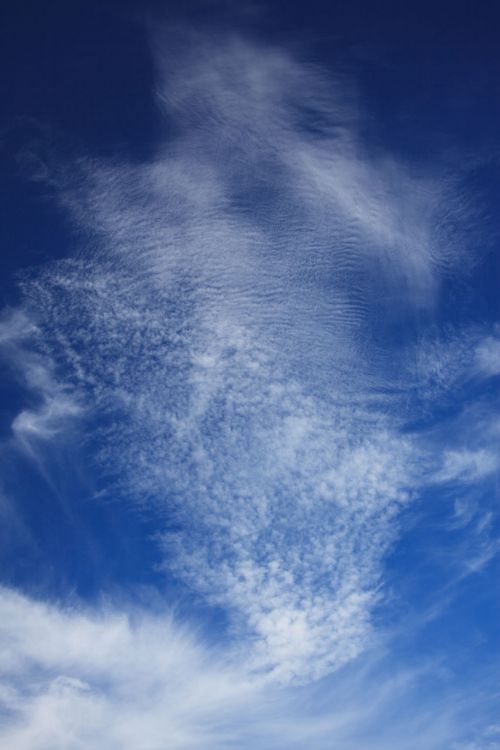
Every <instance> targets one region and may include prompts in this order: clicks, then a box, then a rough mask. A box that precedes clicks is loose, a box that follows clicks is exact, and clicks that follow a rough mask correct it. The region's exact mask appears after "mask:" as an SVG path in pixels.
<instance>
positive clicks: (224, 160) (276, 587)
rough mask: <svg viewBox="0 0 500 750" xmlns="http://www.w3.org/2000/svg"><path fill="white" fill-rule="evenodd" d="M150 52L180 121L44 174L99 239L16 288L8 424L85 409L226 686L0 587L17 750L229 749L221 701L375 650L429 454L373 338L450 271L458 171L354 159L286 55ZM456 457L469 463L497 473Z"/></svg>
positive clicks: (450, 457)
mask: <svg viewBox="0 0 500 750" xmlns="http://www.w3.org/2000/svg"><path fill="white" fill-rule="evenodd" d="M157 46H158V52H157V61H158V66H159V70H160V85H159V92H158V93H159V98H160V101H161V102H162V103H163V105H164V107H165V111H166V112H165V113H166V116H168V118H170V120H171V122H172V123H173V126H174V130H175V131H176V133H177V135H176V136H175V137H173V138H172V139H171V140H170V141H168V142H167V143H165V144H164V145H163V146H162V147H160V148H159V149H158V152H157V154H156V156H155V158H154V159H152V160H151V161H150V162H149V163H145V164H139V165H137V164H117V163H99V162H97V163H96V162H88V161H81V162H80V163H79V164H78V165H77V167H76V168H75V167H74V166H72V167H71V170H62V171H61V173H60V174H59V175H58V176H57V182H58V188H59V195H60V197H61V200H62V202H63V203H64V205H65V206H66V207H67V209H68V211H69V212H70V214H71V216H72V217H73V220H74V221H77V222H78V223H79V225H80V227H81V228H82V229H83V230H84V231H85V233H86V234H87V236H89V237H90V238H91V239H89V241H88V246H87V247H85V246H83V247H82V248H81V251H80V253H79V254H78V256H75V257H74V258H72V259H71V260H68V261H67V262H64V263H59V264H57V265H54V266H53V267H50V268H48V269H47V270H46V271H45V272H43V273H41V274H39V276H38V278H37V279H35V280H30V281H29V282H27V283H26V284H25V313H23V314H24V315H25V316H26V319H27V320H30V321H33V322H32V323H30V325H31V326H32V327H33V328H32V329H30V333H29V336H31V338H30V341H31V347H32V348H31V349H29V347H28V348H27V349H26V348H23V347H25V346H26V345H25V344H23V347H21V348H20V345H17V344H16V347H17V348H15V351H16V352H17V353H18V354H19V352H24V360H25V363H26V364H25V366H26V367H27V371H28V373H31V375H29V376H27V378H26V379H27V381H28V385H29V386H30V387H32V388H39V389H41V391H42V392H43V394H42V398H43V403H42V405H41V407H40V408H39V410H38V411H34V412H29V413H28V412H24V413H23V414H22V415H20V416H19V417H18V418H17V420H16V422H15V423H14V429H15V432H16V433H17V435H18V438H19V437H22V438H23V439H24V440H25V441H26V440H28V441H29V442H30V445H31V446H32V445H33V440H38V439H40V438H47V437H50V434H51V433H52V432H54V431H55V430H56V423H57V424H62V423H63V420H64V419H67V418H68V417H71V418H73V417H75V416H77V414H80V413H81V410H83V411H84V412H85V415H86V418H87V419H88V421H89V423H92V425H93V429H94V430H97V436H98V442H99V443H100V445H101V449H100V454H99V457H98V460H99V463H100V466H101V468H102V470H103V471H105V472H107V474H108V476H109V477H110V480H109V481H110V483H111V482H113V483H114V484H115V486H119V487H120V491H121V492H122V493H126V494H127V495H128V496H129V497H130V498H131V499H132V500H133V501H134V502H136V503H138V504H147V505H148V507H154V508H157V509H158V510H159V515H160V516H161V517H165V516H167V517H168V519H169V524H168V526H169V528H170V529H171V528H172V527H173V526H175V529H176V530H175V532H174V531H172V530H167V529H166V528H162V529H160V531H161V542H160V543H161V544H162V549H163V550H164V553H165V556H164V566H165V570H166V571H168V572H169V573H170V574H171V575H174V576H175V577H177V578H178V579H179V580H181V581H182V582H184V583H185V584H186V585H188V586H189V587H191V588H192V589H193V590H195V591H196V592H198V593H199V594H200V595H201V596H203V597H204V598H205V599H206V601H207V602H209V603H210V604H214V605H218V606H222V607H223V608H224V609H225V610H226V611H227V612H228V613H229V616H230V622H231V633H230V635H231V637H232V639H233V641H234V643H235V644H236V646H235V650H236V652H237V651H238V647H239V648H240V649H241V651H242V652H244V653H245V658H244V659H243V657H241V656H240V657H238V658H239V660H240V661H239V670H240V672H239V676H238V677H237V678H236V677H235V673H234V664H233V666H229V665H227V664H226V665H222V666H221V664H220V663H219V662H217V664H216V666H213V664H212V662H211V661H210V660H212V658H213V657H212V656H210V657H207V655H206V654H205V653H204V652H203V650H201V651H200V647H199V646H197V645H196V643H195V642H193V640H192V638H191V637H190V636H188V635H186V634H183V633H179V632H178V630H177V629H176V627H175V626H174V625H173V624H172V623H171V622H170V621H168V620H167V621H164V620H161V622H157V621H147V619H146V621H141V623H140V625H138V626H137V627H135V628H134V627H133V626H132V625H131V624H130V623H129V622H128V621H126V620H124V619H123V618H119V617H118V616H115V615H109V616H108V615H106V616H105V617H104V619H99V618H96V617H91V616H82V615H77V614H68V613H66V614H63V613H60V612H58V611H56V610H51V609H48V608H45V607H43V606H42V605H35V604H33V603H30V602H28V601H27V600H22V599H19V598H17V599H16V598H15V597H13V596H12V595H11V594H9V595H5V596H6V598H4V604H3V607H4V608H5V618H4V626H3V627H4V632H6V633H7V635H8V637H14V635H15V634H16V632H19V633H20V635H19V638H18V640H17V641H16V647H15V648H14V650H13V655H12V660H13V661H12V665H11V666H9V665H8V669H10V670H12V674H13V673H14V672H15V671H17V673H18V674H20V675H21V677H18V678H17V681H16V680H12V681H10V682H8V687H7V688H6V692H5V696H4V697H5V700H6V704H7V706H8V710H9V711H12V712H13V713H12V716H13V717H14V719H13V720H12V722H11V724H9V726H10V728H9V729H8V730H7V731H8V732H10V734H9V735H8V737H9V742H10V745H9V746H11V747H15V748H16V750H17V749H18V748H25V747H26V748H28V747H30V748H32V747H36V748H45V747H47V748H49V747H50V748H53V747H68V748H72V747H80V746H82V747H87V746H89V747H96V746H99V747H102V748H106V749H107V748H108V747H109V748H115V747H116V748H118V747H119V748H128V747H131V748H132V747H133V748H144V750H145V749H146V748H148V750H152V749H153V748H157V747H158V748H159V747H165V746H168V747H169V748H177V747H179V748H180V747H212V748H213V747H222V746H223V744H224V741H225V739H228V742H233V743H234V738H233V739H232V738H231V732H232V725H231V716H232V715H233V713H232V712H233V711H234V712H236V715H237V721H238V723H239V726H240V727H241V726H242V725H243V724H244V721H243V719H242V716H243V714H244V706H245V705H246V701H248V700H253V699H254V697H255V694H256V692H259V691H262V690H265V689H267V688H263V687H262V685H263V684H264V682H266V681H270V683H271V682H278V683H281V684H287V685H289V684H300V683H307V682H309V681H311V680H315V679H317V678H319V677H321V676H323V675H326V674H328V673H331V672H332V671H334V670H337V669H339V668H340V667H341V666H342V665H344V664H346V663H347V662H349V661H351V660H352V659H353V658H355V657H356V656H357V655H358V654H359V653H360V652H361V650H362V649H364V648H366V647H367V645H368V644H369V642H370V615H371V612H372V608H373V605H374V603H375V602H376V601H377V600H378V597H379V594H378V591H379V588H380V583H381V565H382V561H383V556H384V554H385V553H386V552H387V550H388V548H389V546H390V544H391V543H392V541H393V540H394V538H395V535H396V533H397V525H396V524H397V520H396V519H397V516H398V512H399V510H400V508H401V507H402V506H403V505H405V504H406V503H408V502H409V500H410V499H411V496H412V492H413V491H414V490H415V489H418V484H419V481H420V480H419V479H418V477H419V476H421V473H422V467H424V466H426V465H427V464H426V463H425V462H426V461H429V457H428V456H427V455H426V453H425V449H424V448H423V447H422V441H421V440H416V439H415V437H412V435H411V434H409V433H403V431H402V426H403V424H404V419H405V417H406V415H407V402H406V401H405V400H404V399H403V397H402V395H401V388H400V386H401V373H400V372H396V371H395V370H396V369H397V367H395V365H396V364H397V362H398V360H396V359H395V354H394V351H392V350H391V347H390V346H388V345H387V341H384V338H383V337H381V336H379V331H380V327H381V325H382V326H383V324H384V322H387V321H389V320H391V318H392V317H393V316H398V315H409V316H411V315H412V314H413V312H414V311H416V310H422V309H428V308H430V307H431V306H432V304H433V302H434V300H435V298H436V295H437V294H438V293H439V286H440V282H441V279H442V277H443V274H449V273H454V272H455V270H456V268H458V267H460V269H463V267H464V255H463V253H462V251H461V249H460V243H459V242H458V241H457V237H456V236H453V235H452V234H451V230H450V231H449V230H448V228H447V227H448V215H449V213H450V212H452V213H453V214H454V215H455V217H456V216H460V215H461V214H462V213H463V212H464V211H465V209H464V207H463V206H462V205H461V204H460V202H459V201H458V199H457V198H456V197H455V196H454V193H453V191H452V186H451V185H450V181H449V180H444V179H441V178H440V177H439V176H436V175H432V174H431V175H422V174H416V173H414V172H413V171H412V170H411V169H410V168H409V167H407V166H405V165H403V164H400V163H398V162H397V161H396V160H395V159H393V158H390V157H389V156H388V155H386V154H379V155H371V156H370V157H368V156H367V155H366V153H365V151H364V147H363V144H362V143H361V141H360V139H359V137H358V125H359V117H360V114H359V112H357V109H356V107H355V105H354V103H353V102H352V101H350V100H349V98H348V97H347V95H346V93H345V87H343V86H342V85H341V84H340V82H337V83H335V82H333V83H331V82H329V81H327V80H325V77H324V76H323V74H322V73H321V72H319V71H318V70H316V69H315V68H313V67H310V66H307V65H303V64H300V63H298V62H296V61H295V60H292V59H291V58H290V57H289V56H288V55H287V54H285V53H283V52H280V51H276V50H268V49H263V48H258V47H256V46H254V45H252V44H248V43H246V42H242V41H240V40H235V39H232V40H229V41H228V40H225V41H223V42H222V43H220V44H219V45H217V47H216V48H215V47H212V46H210V45H206V44H205V42H204V41H203V40H197V43H196V45H195V48H194V49H195V53H194V54H193V52H192V48H190V49H191V51H190V52H189V53H187V54H186V55H185V56H184V58H183V59H182V57H181V60H180V62H179V60H178V61H177V65H176V66H173V65H172V61H171V60H170V59H167V58H166V57H165V56H164V55H163V53H162V44H161V43H158V45H157ZM75 173H76V174H77V177H75ZM89 247H90V249H89ZM9 327H10V330H11V331H12V336H13V337H14V339H16V337H17V338H19V336H20V334H19V331H18V330H17V328H16V326H15V325H14V323H13V322H12V319H11V320H9V321H7V322H4V329H3V330H4V331H8V330H9ZM6 335H7V334H6ZM23 335H24V334H23ZM27 335H28V334H27ZM29 336H28V338H29ZM16 340H17V339H16ZM482 347H483V348H479V349H478V357H479V359H480V362H481V367H482V368H483V369H484V368H486V369H488V371H491V370H492V369H493V370H495V363H496V359H495V357H496V350H495V348H494V346H493V345H491V346H490V344H488V343H487V342H486V343H484V344H483V345H482ZM27 352H28V353H27ZM29 352H31V353H29ZM18 358H19V357H18ZM21 359H22V357H21ZM40 363H42V364H43V366H41V365H40ZM492 363H493V364H492ZM39 365H40V367H38V366H39ZM399 366H400V367H401V368H402V367H403V359H401V360H400V361H399ZM37 368H38V369H37ZM44 368H45V369H44ZM36 372H45V373H47V372H51V373H52V374H51V375H50V378H48V379H47V377H46V379H45V380H44V381H43V379H42V381H40V379H38V380H36V382H35V381H34V380H33V379H34V378H35V375H36ZM34 373H35V374H34ZM76 404H78V406H76ZM35 433H36V434H35ZM478 450H479V448H478ZM465 455H466V454H465V453H464V452H462V453H460V452H459V449H458V448H457V449H456V452H455V453H448V454H447V457H446V458H445V459H443V460H442V463H443V466H444V468H442V469H441V473H442V476H440V475H439V467H437V466H434V475H435V477H436V478H437V481H443V480H445V481H446V480H448V479H449V478H450V476H451V474H450V472H451V473H453V475H454V476H455V475H456V474H457V472H458V474H459V473H460V471H462V469H459V468H457V461H459V459H460V460H461V459H462V458H463V457H464V456H465ZM467 455H468V456H469V458H468V459H467V460H468V463H467V467H469V466H470V468H465V469H463V471H466V472H467V473H468V475H470V473H471V472H476V473H477V472H479V473H481V474H483V473H484V472H485V471H487V472H491V471H493V470H494V468H495V467H494V466H493V465H490V464H491V461H490V462H489V463H488V461H489V459H488V457H486V456H485V454H482V453H479V452H476V453H470V454H467ZM438 463H439V460H438ZM417 465H418V471H417V470H416V466H417ZM429 466H431V468H432V462H430V463H429ZM23 608H24V609H26V612H27V615H26V617H24V616H23V615H22V612H23V611H24V610H23ZM18 621H19V624H20V626H21V629H20V630H19V628H18V624H17V623H18ZM26 622H28V623H31V624H30V625H29V626H28V625H26ZM28 627H29V628H32V630H31V631H30V632H29V633H28V631H27V628H28ZM39 630H41V632H43V633H44V636H43V638H41V637H40V636H38V635H37V632H38V631H39ZM55 634H57V637H56V635H55ZM42 643H43V646H42V645H41V644H42ZM37 644H38V645H37ZM94 644H95V645H94ZM30 649H36V652H32V651H31V650H30ZM233 656H234V655H233ZM207 658H209V661H210V664H209V666H208V667H207V664H206V660H207ZM218 658H219V657H218ZM232 658H233V657H232ZM207 669H208V672H207ZM9 674H11V672H9ZM200 674H202V675H203V677H202V678H200V676H199V675H200ZM242 674H244V675H246V677H245V678H242V677H241V675H242ZM9 680H10V677H9ZM89 684H91V685H92V686H94V687H89ZM96 684H97V685H98V689H97V691H96V689H95V685H96ZM256 686H258V689H257V687H256ZM259 695H261V696H262V692H259ZM256 700H257V704H256V705H258V706H261V704H260V702H259V701H260V700H261V698H258V699H256ZM264 704H265V701H264ZM260 710H261V709H260V708H259V711H260ZM262 710H264V709H262ZM26 712H29V713H30V720H29V722H28V723H27V724H25V725H24V728H23V724H22V717H23V716H24V715H25V714H26ZM264 714H265V712H264ZM264 714H263V716H264ZM118 715H119V718H118ZM186 716H188V720H186V721H185V720H184V719H185V717H186ZM16 717H21V718H20V719H18V718H16ZM228 717H229V718H228ZM333 720H335V721H337V720H339V719H338V717H337V718H334V719H332V721H333ZM263 721H264V723H265V721H266V720H265V716H264V719H263ZM443 721H444V719H443ZM227 724H228V725H227ZM317 726H319V725H317ZM330 729H331V727H330ZM330 729H329V731H330ZM212 731H214V732H215V733H216V735H215V737H216V739H214V738H213V737H212V735H211V732H212ZM273 731H274V730H273ZM443 731H444V730H443ZM54 733H55V734H54ZM165 733H167V734H168V737H169V740H168V745H165ZM202 736H203V740H202V739H200V738H201V737H202ZM436 736H440V735H439V733H437V735H436ZM297 737H299V739H297ZM34 738H38V739H34ZM41 738H43V739H41ZM344 740H345V742H344V744H343V745H339V747H346V748H348V747H349V748H350V747H355V745H353V744H352V743H351V744H349V743H348V741H347V740H346V739H345V738H344ZM293 741H297V743H299V744H298V746H302V747H306V746H307V747H312V746H314V747H320V744H319V739H317V740H316V741H315V742H316V744H314V745H309V744H307V742H306V739H305V738H304V737H302V739H300V736H299V735H296V738H295V739H294V740H293ZM79 742H81V743H82V744H81V745H79V744H78V743H79ZM242 742H243V741H242V740H241V737H240V739H239V740H238V742H235V744H234V745H233V746H237V747H243V746H244V745H243V744H242ZM300 742H302V744H300ZM432 742H434V739H433V740H432ZM432 742H431V741H429V743H428V744H427V745H422V747H438V746H439V745H438V744H436V745H434V744H432ZM37 743H38V744H37ZM44 743H45V744H44ZM238 743H239V744H238ZM267 746H269V747H271V746H272V744H269V745H265V744H261V745H259V747H267ZM284 746H286V747H291V746H293V745H292V739H289V740H288V744H286V745H284ZM389 746H391V745H386V746H385V747H389ZM392 746H394V747H396V745H392ZM413 746H414V745H404V744H401V743H400V744H398V745H397V747H398V748H401V747H413ZM363 747H367V745H363ZM370 747H371V745H370ZM440 747H442V746H440Z"/></svg>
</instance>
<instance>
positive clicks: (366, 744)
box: [0, 588, 496, 750]
mask: <svg viewBox="0 0 500 750" xmlns="http://www.w3.org/2000/svg"><path fill="white" fill-rule="evenodd" d="M393 645H394V644H393ZM0 650H1V652H2V655H3V656H2V662H1V665H0V681H1V687H0V712H1V715H2V721H1V724H0V741H1V742H2V745H3V746H5V747H8V748H9V750H87V748H88V750H90V749H91V748H96V747H98V748H99V750H118V749H119V750H138V749H139V748H140V749H141V750H164V748H166V747H168V748H169V750H191V748H192V749H193V750H195V749H196V750H205V749H206V750H212V748H214V747H217V748H234V749H235V750H236V748H238V750H245V749H247V750H250V749H251V748H256V747H258V748H262V750H285V749H286V750H290V749H291V748H296V750H305V748H310V747H314V748H315V749H316V748H317V750H327V748H331V747H338V748H343V750H359V748H364V749H365V750H382V748H384V750H386V748H388V747H394V748H398V750H413V749H414V748H415V737H418V743H419V744H418V746H419V750H442V748H443V747H457V748H458V747H460V748H462V747H467V746H468V745H467V744H466V743H467V742H469V743H470V742H471V741H472V738H477V737H482V738H483V739H484V741H486V740H490V741H494V739H495V733H496V728H495V727H494V726H492V725H491V719H490V720H488V718H487V714H486V715H483V714H482V710H484V708H485V702H484V699H483V698H481V701H482V707H481V710H479V709H478V703H477V701H476V695H477V694H480V693H484V692H485V691H488V690H490V691H491V687H492V686H491V684H489V682H488V676H487V675H484V674H479V675H475V676H474V678H473V679H474V686H475V690H472V691H471V690H470V685H468V686H465V687H464V688H463V690H462V691H458V690H456V689H455V688H454V687H453V686H452V685H451V684H450V674H449V671H448V670H445V669H442V668H441V667H440V665H439V663H438V662H436V661H432V660H428V661H426V660H422V659H420V660H419V663H418V665H415V664H405V663H404V661H403V662H402V663H400V664H396V663H394V661H393V659H392V658H391V657H390V649H389V650H386V649H385V648H384V647H383V645H382V644H381V643H379V644H378V648H377V650H376V653H374V652H372V653H370V654H368V655H367V658H365V659H364V660H363V662H362V663H361V662H357V663H354V664H352V665H351V667H350V668H348V669H344V670H343V671H341V672H340V673H338V674H337V675H336V676H335V677H333V678H330V680H328V681H323V682H322V683H321V684H319V685H316V686H309V687H305V688H304V687H302V688H298V689H297V688H294V689H290V688H277V687H276V685H274V686H270V685H268V684H265V682H264V681H263V680H262V679H261V678H260V677H258V675H256V674H255V673H253V672H252V670H251V669H250V668H249V664H248V662H245V660H244V659H243V660H242V659H241V658H240V656H241V655H239V654H238V653H237V652H234V651H232V650H231V648H227V647H226V648H224V649H221V648H220V647H219V648H216V647H214V646H212V647H210V646H207V645H206V642H204V639H203V638H202V637H201V634H199V633H198V634H195V633H194V632H193V631H192V630H190V629H189V628H187V627H185V626H183V625H182V624H181V623H180V622H179V621H178V620H176V619H175V618H173V617H172V616H171V614H169V613H168V612H167V611H164V612H157V613H156V614H152V613H146V612H144V611H140V610H138V609H136V608H133V607H132V608H131V607H124V606H122V607H121V608H116V607H114V606H112V605H111V603H108V604H107V605H105V606H101V607H94V608H89V607H87V608H82V607H81V606H79V605H77V603H76V602H75V603H73V605H72V606H71V607H66V608H61V607H60V606H57V605H55V604H50V605H49V604H46V603H41V602H37V601H34V600H33V599H30V598H29V597H26V596H22V595H20V594H17V593H14V592H13V591H10V590H8V589H5V588H3V589H1V590H0ZM493 693H494V691H493V692H492V695H493ZM492 702H493V699H492ZM469 746H470V745H469Z"/></svg>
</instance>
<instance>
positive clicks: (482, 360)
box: [476, 336, 500, 377]
mask: <svg viewBox="0 0 500 750" xmlns="http://www.w3.org/2000/svg"><path fill="white" fill-rule="evenodd" d="M476 366H477V369H478V371H479V372H480V373H481V374H482V375H483V376H484V377H492V376H494V375H500V339H499V338H497V337H495V336H486V337H485V338H484V339H483V340H482V341H480V342H479V344H478V346H477V349H476Z"/></svg>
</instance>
